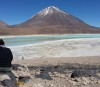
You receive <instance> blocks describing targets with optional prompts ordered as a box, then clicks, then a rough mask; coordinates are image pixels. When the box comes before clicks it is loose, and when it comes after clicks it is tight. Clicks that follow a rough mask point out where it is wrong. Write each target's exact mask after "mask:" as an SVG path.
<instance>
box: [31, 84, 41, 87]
mask: <svg viewBox="0 0 100 87" xmlns="http://www.w3.org/2000/svg"><path fill="white" fill-rule="evenodd" d="M32 87H43V86H42V84H40V83H37V84H34V85H33V86H32Z"/></svg>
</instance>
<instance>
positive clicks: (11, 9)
mask: <svg viewBox="0 0 100 87" xmlns="http://www.w3.org/2000/svg"><path fill="white" fill-rule="evenodd" d="M48 6H56V7H58V8H60V9H62V10H64V11H65V12H68V13H70V14H72V15H74V16H76V17H77V18H79V19H81V20H83V21H84V22H86V23H87V24H90V25H92V26H96V27H100V0H0V20H2V21H4V22H5V23H7V24H9V25H15V24H19V23H22V22H24V21H26V20H28V19H29V18H31V17H32V16H33V15H35V14H36V13H37V12H39V11H40V10H42V9H44V8H46V7H48Z"/></svg>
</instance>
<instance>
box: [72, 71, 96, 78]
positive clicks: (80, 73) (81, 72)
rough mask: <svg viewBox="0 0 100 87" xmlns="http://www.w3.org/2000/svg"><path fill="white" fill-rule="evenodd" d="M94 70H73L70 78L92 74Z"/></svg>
mask: <svg viewBox="0 0 100 87" xmlns="http://www.w3.org/2000/svg"><path fill="white" fill-rule="evenodd" d="M94 74H95V73H94V72H91V71H88V70H75V71H73V72H72V74H71V78H75V77H82V76H94Z"/></svg>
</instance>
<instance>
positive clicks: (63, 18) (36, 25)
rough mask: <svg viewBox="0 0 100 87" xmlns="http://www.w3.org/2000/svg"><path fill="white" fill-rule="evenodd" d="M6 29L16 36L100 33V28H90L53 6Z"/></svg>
mask: <svg viewBox="0 0 100 87" xmlns="http://www.w3.org/2000/svg"><path fill="white" fill-rule="evenodd" d="M6 29H7V30H8V33H10V34H17V35H21V34H23V35H25V34H27V35H28V34H67V33H100V28H96V27H93V26H90V25H88V24H86V23H85V22H83V21H82V20H80V19H78V18H77V17H74V16H73V15H71V14H69V13H66V12H64V11H62V10H60V9H59V8H57V7H54V6H50V7H47V8H45V9H43V10H42V11H40V12H38V13H37V14H36V15H34V16H32V17H31V18H30V19H28V20H27V21H25V22H23V23H21V24H18V25H14V26H7V27H6ZM9 31H10V32H9Z"/></svg>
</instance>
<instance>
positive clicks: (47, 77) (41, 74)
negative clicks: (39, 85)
mask: <svg viewBox="0 0 100 87" xmlns="http://www.w3.org/2000/svg"><path fill="white" fill-rule="evenodd" d="M40 77H41V78H42V79H47V80H53V79H52V78H51V76H50V75H49V73H48V72H44V71H43V72H40Z"/></svg>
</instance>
